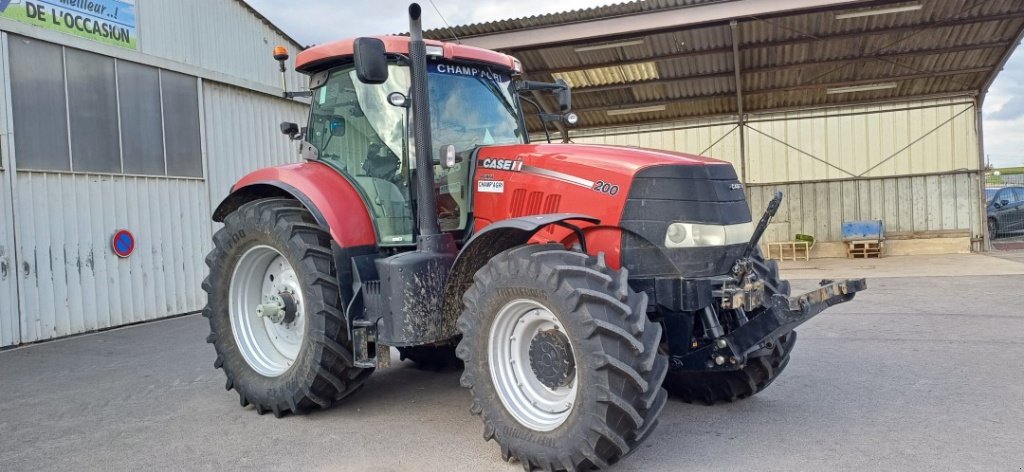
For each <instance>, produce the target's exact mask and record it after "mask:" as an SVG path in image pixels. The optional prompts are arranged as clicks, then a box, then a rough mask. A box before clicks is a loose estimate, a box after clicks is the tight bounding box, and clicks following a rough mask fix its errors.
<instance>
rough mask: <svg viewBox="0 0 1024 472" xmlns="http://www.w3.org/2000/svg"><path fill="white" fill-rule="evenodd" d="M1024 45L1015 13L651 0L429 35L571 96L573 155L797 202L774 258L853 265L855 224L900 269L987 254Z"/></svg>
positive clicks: (1011, 0) (1022, 18)
mask: <svg viewBox="0 0 1024 472" xmlns="http://www.w3.org/2000/svg"><path fill="white" fill-rule="evenodd" d="M1022 33H1024V2H1020V1H1017V0H984V1H975V0H649V1H642V2H631V3H621V4H616V5H611V6H606V7H598V8H591V9H586V10H577V11H572V12H566V13H558V14H552V15H544V16H535V17H529V18H518V19H510V20H503V21H496V22H491V23H483V24H476V25H466V26H457V27H454V28H442V29H438V30H434V31H431V32H429V33H428V34H429V35H430V36H431V37H433V38H438V39H441V38H444V39H452V38H453V37H458V38H459V39H460V40H461V41H462V42H463V43H465V44H471V45H476V46H481V47H486V48H491V49H498V50H501V51H503V52H506V53H509V54H512V55H514V56H516V57H517V58H519V59H520V60H521V61H522V62H523V67H524V69H525V71H526V75H527V77H528V78H529V79H532V80H541V81H552V80H554V79H563V80H565V81H567V82H568V83H569V84H570V85H572V86H573V107H574V110H575V111H576V112H577V113H578V114H579V116H580V123H581V125H580V128H579V129H575V130H572V131H571V136H572V139H573V141H575V142H578V143H605V144H618V145H629V146H641V147H650V148H660V149H671V150H677V151H683V152H690V153H694V154H703V155H708V156H711V157H716V158H719V159H724V160H727V161H730V162H732V163H733V164H734V165H735V166H736V168H737V170H738V171H740V173H741V175H742V178H743V181H744V183H745V184H746V186H747V192H748V195H749V198H750V203H751V205H752V207H753V208H754V209H755V210H756V209H758V208H764V206H765V205H766V203H767V200H768V198H769V196H770V195H772V194H773V193H774V192H775V190H782V191H784V192H785V194H786V195H787V199H786V201H785V203H784V205H783V208H782V210H781V211H780V214H779V215H778V216H777V217H776V219H775V220H774V222H773V224H772V226H771V228H770V230H769V232H768V233H767V234H766V240H767V241H777V240H791V239H792V238H793V237H794V236H795V234H797V233H801V234H810V235H813V236H815V238H816V239H817V240H818V243H817V244H816V245H815V247H814V250H813V252H812V256H819V257H820V256H838V257H842V256H844V255H845V246H844V245H843V244H842V243H841V242H839V241H840V239H841V238H840V232H841V225H842V222H843V221H845V220H863V219H882V220H883V221H884V223H885V226H886V237H887V242H886V250H887V252H888V253H889V254H910V253H915V254H922V253H939V252H967V251H971V250H983V249H984V248H985V244H986V234H985V232H986V227H985V209H984V208H985V207H984V198H983V197H982V194H981V192H982V187H983V182H984V172H983V170H982V168H983V165H982V160H981V156H982V155H983V154H982V153H981V145H982V137H981V131H980V130H981V127H980V116H981V115H980V110H981V103H982V101H983V100H984V93H985V91H986V90H987V89H988V87H989V85H990V84H991V83H992V80H993V79H994V78H995V76H996V74H997V73H998V72H999V70H1000V69H1001V67H1002V65H1003V63H1004V62H1005V61H1006V59H1007V58H1008V57H1009V55H1010V53H1011V52H1012V51H1013V50H1014V48H1015V47H1016V46H1017V44H1018V43H1019V42H1020V40H1021V36H1022ZM537 98H538V99H541V98H542V97H537ZM554 107H555V105H554V103H553V102H550V101H549V102H548V103H547V108H548V109H549V111H550V110H554V109H555V108H554ZM541 130H542V128H541V125H540V123H539V122H537V121H533V122H532V123H531V131H533V132H535V133H536V132H540V131H541Z"/></svg>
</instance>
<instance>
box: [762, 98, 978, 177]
mask: <svg viewBox="0 0 1024 472" xmlns="http://www.w3.org/2000/svg"><path fill="white" fill-rule="evenodd" d="M975 119H976V113H975V107H974V101H973V100H972V99H970V98H968V99H966V100H965V99H962V98H961V99H945V100H936V101H929V102H920V103H914V104H910V105H884V106H865V107H857V108H832V109H824V110H822V111H818V112H793V113H780V114H775V115H761V116H757V117H754V118H752V119H751V120H750V121H748V122H747V123H748V124H747V129H748V131H747V182H748V183H750V184H756V183H774V182H798V181H804V180H825V179H848V178H855V177H885V176H891V175H911V174H930V173H937V172H950V171H955V170H968V169H970V170H976V169H977V168H978V165H979V160H978V137H977V133H976V127H975Z"/></svg>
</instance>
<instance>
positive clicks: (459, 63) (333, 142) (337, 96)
mask: <svg viewBox="0 0 1024 472" xmlns="http://www.w3.org/2000/svg"><path fill="white" fill-rule="evenodd" d="M366 39H371V40H376V39H377V38H363V39H361V40H366ZM356 41H360V40H348V41H342V42H339V43H331V44H328V45H325V46H320V47H317V48H312V49H310V50H308V51H306V52H304V53H302V54H301V55H300V56H299V58H298V69H299V70H300V71H306V72H312V73H311V80H310V90H311V92H312V95H311V101H312V104H311V107H310V115H309V123H308V127H307V128H306V132H305V135H304V139H305V141H306V143H307V144H308V148H309V150H310V151H311V153H312V154H314V155H313V156H310V157H314V158H315V159H317V160H319V161H320V162H323V163H326V164H328V165H330V166H331V167H333V168H334V169H336V170H337V171H338V172H341V173H342V174H344V175H345V177H346V178H347V179H348V180H349V181H350V182H352V183H353V184H354V185H355V186H356V187H357V188H358V190H359V191H360V193H361V194H362V195H363V197H364V199H365V201H366V203H367V207H368V209H369V210H370V212H371V213H372V217H373V219H374V223H375V225H374V226H375V227H376V230H377V233H378V234H377V236H378V241H379V244H380V245H382V246H404V245H412V244H414V243H415V241H416V239H415V229H416V228H415V218H414V215H415V211H414V205H415V194H416V193H415V192H414V191H412V190H411V189H412V187H413V185H414V172H413V171H414V170H415V168H416V158H415V138H414V136H413V129H414V128H413V127H414V126H415V118H414V117H413V114H412V108H411V103H412V97H411V95H412V94H411V87H412V80H411V73H410V65H409V60H408V57H407V49H408V40H407V39H406V38H400V37H387V38H383V39H380V40H379V41H380V44H383V45H384V48H383V50H382V51H377V53H378V54H380V53H383V54H382V56H383V57H381V58H365V59H362V60H363V61H364V62H369V61H373V60H378V59H384V60H385V61H386V62H385V63H384V64H381V65H378V66H376V67H378V68H382V69H383V70H381V71H378V72H377V74H379V75H380V77H379V79H378V80H369V81H368V80H365V79H366V77H362V80H361V72H360V71H359V70H357V68H358V67H357V66H358V64H357V62H359V61H358V60H357V56H359V54H360V53H357V52H356V51H355V45H354V43H355V42H356ZM403 47H404V48H405V49H403ZM350 51H351V52H350ZM427 52H428V54H427V61H426V64H427V75H428V79H427V84H428V95H429V103H430V111H429V117H430V119H429V123H430V135H431V141H432V142H433V143H434V146H432V148H431V150H432V152H433V153H434V155H433V156H432V160H433V162H434V166H433V177H434V179H433V180H434V182H433V183H434V190H435V197H436V201H437V218H438V222H439V226H440V229H441V231H443V232H451V233H461V232H463V231H464V230H466V229H467V228H468V227H469V225H471V223H472V222H471V221H470V219H469V214H470V211H469V207H468V205H469V199H470V194H471V189H470V178H471V175H470V174H471V172H470V167H471V164H472V159H471V155H472V154H473V153H474V152H475V151H476V149H477V148H479V147H481V146H489V145H503V144H523V143H525V142H527V132H526V127H525V123H524V120H523V115H522V113H521V111H520V110H521V108H520V102H519V97H518V93H517V90H516V81H515V80H514V78H513V75H514V74H516V73H517V72H518V61H515V60H514V59H512V58H510V57H509V56H505V55H502V54H497V53H493V52H490V51H483V50H476V49H475V48H468V47H465V46H459V45H449V44H444V45H442V44H441V43H437V44H428V46H427ZM365 54H369V53H365ZM365 54H364V56H365ZM313 71H315V72H313ZM374 82H378V83H374ZM452 156H453V157H452ZM456 236H458V235H456Z"/></svg>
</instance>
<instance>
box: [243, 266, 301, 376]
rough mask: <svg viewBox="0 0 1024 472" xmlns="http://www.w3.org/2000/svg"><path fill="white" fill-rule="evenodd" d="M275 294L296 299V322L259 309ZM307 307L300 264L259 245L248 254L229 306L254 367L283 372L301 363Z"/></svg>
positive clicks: (273, 373) (276, 373) (264, 371)
mask: <svg viewBox="0 0 1024 472" xmlns="http://www.w3.org/2000/svg"><path fill="white" fill-rule="evenodd" d="M275 295H276V296H279V297H280V296H288V297H291V300H293V301H294V303H295V307H296V309H295V315H294V319H293V320H291V322H283V321H281V322H274V321H272V320H271V319H270V318H269V317H267V316H261V315H260V314H259V313H257V308H258V307H260V306H261V304H264V303H266V302H267V300H268V297H272V296H275ZM304 307H305V303H304V300H303V297H302V289H301V286H300V284H299V279H298V277H297V276H296V274H295V270H294V269H293V268H292V265H291V264H290V263H289V262H288V260H287V259H285V257H284V256H283V255H281V253H280V252H279V251H278V250H277V249H274V248H272V247H270V246H256V247H253V248H251V249H249V250H248V251H246V252H245V254H242V257H241V258H240V259H239V260H238V264H237V265H236V266H235V272H234V274H232V275H231V286H230V293H229V299H228V310H229V311H230V314H231V316H230V318H231V332H232V334H234V336H235V344H236V345H237V346H238V351H239V352H241V353H242V357H243V358H244V359H245V362H246V363H247V364H249V367H252V369H253V370H255V371H256V372H258V373H259V374H260V375H263V376H265V377H277V376H279V375H281V374H283V373H285V372H286V371H287V370H288V369H289V368H290V367H291V366H292V364H294V363H295V359H296V358H297V357H298V355H299V350H300V349H301V348H302V341H303V338H305V333H306V329H305V328H306V316H305V313H303V310H304Z"/></svg>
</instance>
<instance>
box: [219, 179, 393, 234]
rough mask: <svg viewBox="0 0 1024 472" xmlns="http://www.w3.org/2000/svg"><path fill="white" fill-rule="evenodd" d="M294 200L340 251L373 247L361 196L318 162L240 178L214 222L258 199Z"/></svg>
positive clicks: (347, 182)
mask: <svg viewBox="0 0 1024 472" xmlns="http://www.w3.org/2000/svg"><path fill="white" fill-rule="evenodd" d="M271 197H285V198H294V199H296V200H298V201H300V202H302V204H303V205H305V207H306V208H307V209H308V210H309V211H310V213H312V214H313V217H314V218H316V221H317V222H318V223H320V226H322V227H323V228H324V229H325V230H327V232H329V233H330V234H331V238H332V239H333V240H334V242H335V243H336V244H337V245H338V246H340V247H342V248H354V247H360V246H376V245H377V235H376V232H375V231H374V227H373V219H372V218H370V213H369V211H368V210H367V209H366V205H365V204H364V203H363V199H362V196H361V195H360V194H359V191H358V190H356V188H355V186H353V185H352V183H351V182H349V181H348V180H347V179H346V178H345V177H344V176H342V175H341V173H340V172H338V171H336V170H334V169H332V168H330V167H328V166H327V165H326V164H322V163H319V162H303V163H300V164H290V165H285V166H279V167H269V168H265V169H260V170H257V171H255V172H252V173H250V174H248V175H246V176H245V177H242V179H241V180H239V181H238V183H236V184H235V185H234V186H233V187H232V188H231V194H230V195H228V197H227V198H225V199H224V201H223V202H221V204H220V205H218V206H217V209H216V210H214V212H213V220H214V221H217V222H222V221H224V218H225V217H226V216H227V215H228V214H230V213H231V212H233V211H235V210H237V209H238V208H239V207H241V206H242V205H244V204H246V203H248V202H251V201H253V200H258V199H261V198H271Z"/></svg>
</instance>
